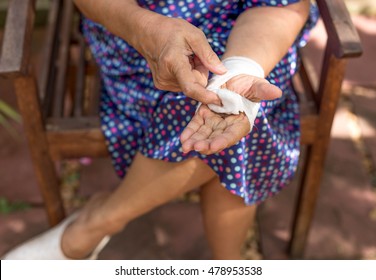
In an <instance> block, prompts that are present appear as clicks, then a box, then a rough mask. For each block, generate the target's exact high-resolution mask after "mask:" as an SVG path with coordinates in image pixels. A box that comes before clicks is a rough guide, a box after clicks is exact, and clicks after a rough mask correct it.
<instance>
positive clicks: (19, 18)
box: [0, 0, 35, 77]
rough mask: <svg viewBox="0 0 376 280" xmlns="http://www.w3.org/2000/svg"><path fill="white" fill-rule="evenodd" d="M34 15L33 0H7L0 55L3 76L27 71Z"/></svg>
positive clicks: (0, 68)
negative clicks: (7, 5)
mask: <svg viewBox="0 0 376 280" xmlns="http://www.w3.org/2000/svg"><path fill="white" fill-rule="evenodd" d="M34 17H35V0H10V1H9V7H8V13H7V20H6V27H5V33H4V38H3V46H2V53H1V57H0V74H1V75H2V76H3V77H15V76H18V75H20V74H24V73H25V72H26V71H27V67H28V62H29V59H30V48H29V47H30V45H31V38H32V28H33V23H34Z"/></svg>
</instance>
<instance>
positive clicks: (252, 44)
mask: <svg viewBox="0 0 376 280" xmlns="http://www.w3.org/2000/svg"><path fill="white" fill-rule="evenodd" d="M309 5H310V3H309V1H308V0H305V1H304V0H303V1H301V2H299V3H296V4H292V5H288V6H286V7H260V8H254V9H249V10H247V11H245V12H244V13H243V14H241V15H240V16H239V18H238V19H237V21H236V24H235V26H234V28H233V30H232V32H231V34H230V37H229V40H228V43H227V47H226V52H225V54H224V56H223V58H226V57H230V56H244V57H248V58H251V59H253V60H255V61H256V62H258V63H259V64H260V65H261V66H262V67H263V69H264V71H265V75H267V74H268V73H269V72H270V71H271V70H272V69H273V68H274V66H275V65H276V64H277V63H278V62H279V61H280V60H281V58H282V57H283V56H284V55H285V54H286V52H287V51H288V49H289V48H290V47H291V45H292V44H293V42H294V41H295V39H296V36H297V35H298V34H299V32H300V31H301V29H302V27H303V26H304V24H305V22H306V20H307V18H308V15H309Z"/></svg>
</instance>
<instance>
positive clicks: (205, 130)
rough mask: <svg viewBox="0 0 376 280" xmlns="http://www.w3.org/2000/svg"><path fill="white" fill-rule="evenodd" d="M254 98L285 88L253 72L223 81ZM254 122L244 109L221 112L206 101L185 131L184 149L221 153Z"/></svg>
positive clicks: (272, 96) (274, 95)
mask: <svg viewBox="0 0 376 280" xmlns="http://www.w3.org/2000/svg"><path fill="white" fill-rule="evenodd" d="M223 88H226V89H228V90H231V91H234V92H237V93H239V94H241V95H242V96H244V97H246V98H247V99H249V100H252V101H256V102H257V101H260V100H273V99H276V98H279V97H281V95H282V92H281V90H280V89H279V88H278V87H276V86H274V85H271V84H270V83H269V82H268V81H267V80H265V79H262V78H257V77H253V76H249V75H238V76H235V77H233V78H232V79H230V80H229V81H228V82H227V83H225V84H224V85H223ZM249 130H250V123H249V121H248V118H247V117H246V115H245V114H244V113H240V114H239V115H232V114H231V115H228V114H219V113H216V112H213V111H211V110H210V109H209V107H208V106H207V105H204V104H202V105H201V106H200V108H199V109H198V110H197V112H196V113H195V115H194V116H193V118H192V120H191V121H190V122H189V124H188V125H187V127H186V128H185V129H184V131H183V133H182V134H181V137H180V141H181V143H182V147H183V152H185V153H187V152H189V151H192V150H195V151H197V152H200V153H201V154H207V155H208V154H214V153H218V152H220V151H222V150H224V149H226V148H228V147H231V146H232V145H234V144H236V143H237V142H238V141H239V140H240V139H241V138H243V137H244V136H246V135H247V134H248V133H249Z"/></svg>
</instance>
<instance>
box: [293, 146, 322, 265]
mask: <svg viewBox="0 0 376 280" xmlns="http://www.w3.org/2000/svg"><path fill="white" fill-rule="evenodd" d="M315 150H317V149H315V146H309V147H308V149H307V154H306V159H305V162H304V165H303V167H302V178H301V180H300V182H299V186H298V187H299V193H298V197H297V203H296V209H295V216H294V220H293V225H292V233H291V239H290V244H289V255H290V258H292V259H301V258H303V255H304V249H305V244H306V242H307V237H308V233H309V228H310V225H311V222H312V219H313V215H314V210H315V205H316V201H317V196H318V193H319V189H320V183H321V177H322V173H323V169H324V166H323V164H321V163H323V162H324V156H325V154H324V153H315Z"/></svg>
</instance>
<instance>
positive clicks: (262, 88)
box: [251, 80, 282, 100]
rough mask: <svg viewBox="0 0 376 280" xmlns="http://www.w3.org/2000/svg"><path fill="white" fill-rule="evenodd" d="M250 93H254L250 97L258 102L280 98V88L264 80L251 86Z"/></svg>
mask: <svg viewBox="0 0 376 280" xmlns="http://www.w3.org/2000/svg"><path fill="white" fill-rule="evenodd" d="M251 91H254V93H253V94H251V96H253V98H255V99H258V100H274V99H277V98H280V97H281V96H282V91H281V90H280V88H279V87H276V86H275V85H272V84H270V83H269V82H267V81H266V80H259V81H257V82H256V83H255V84H253V86H252V89H251ZM251 99H252V98H251Z"/></svg>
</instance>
